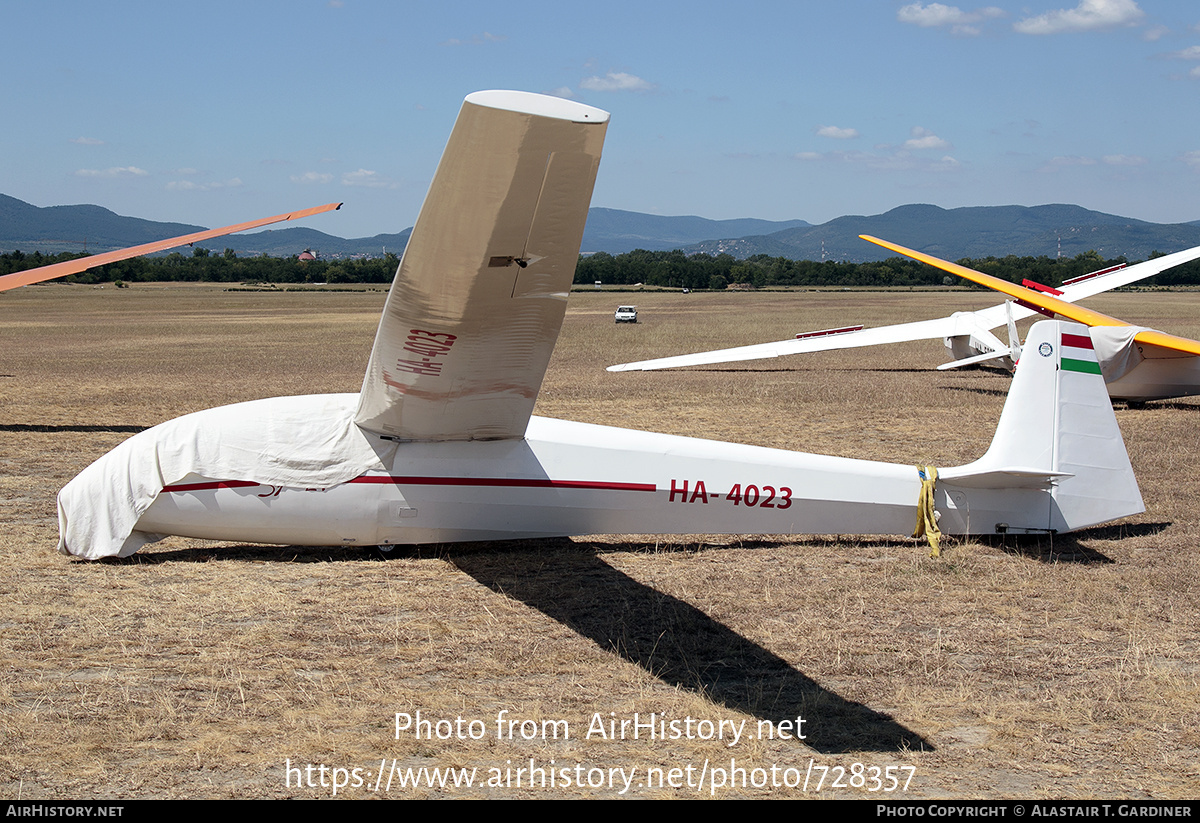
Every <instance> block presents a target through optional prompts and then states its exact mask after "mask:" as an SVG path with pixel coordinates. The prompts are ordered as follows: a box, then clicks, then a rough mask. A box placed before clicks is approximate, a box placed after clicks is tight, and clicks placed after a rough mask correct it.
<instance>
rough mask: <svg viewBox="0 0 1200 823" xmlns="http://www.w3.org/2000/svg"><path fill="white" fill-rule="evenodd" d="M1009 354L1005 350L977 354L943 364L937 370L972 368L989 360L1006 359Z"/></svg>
mask: <svg viewBox="0 0 1200 823" xmlns="http://www.w3.org/2000/svg"><path fill="white" fill-rule="evenodd" d="M1009 353H1010V352H1009V350H1008V349H1007V348H1004V349H1000V350H998V351H990V352H985V353H984V354H977V355H975V356H974V357H964V358H963V359H962V360H955V361H954V362H953V363H943V364H942V365H940V366H938V367H937V370H938V371H949V370H950V369H961V368H963V367H964V366H974V365H977V364H979V363H986V362H987V361H989V360H1000V359H1001V358H1004V357H1008V355H1009Z"/></svg>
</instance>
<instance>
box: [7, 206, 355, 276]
mask: <svg viewBox="0 0 1200 823" xmlns="http://www.w3.org/2000/svg"><path fill="white" fill-rule="evenodd" d="M341 207H342V204H341V203H326V204H325V205H324V206H315V207H313V208H311V209H303V210H301V211H293V212H287V213H286V214H277V215H275V216H274V217H264V218H262V219H260V220H250V221H248V222H245V223H235V224H234V225H232V226H225V227H223V228H220V229H207V230H205V231H198V232H194V233H193V234H185V235H183V236H182V237H172V238H170V239H169V240H156V241H154V242H153V243H143V244H142V245H140V246H131V247H130V248H127V249H117V250H116V251H109V252H104V253H103V254H96V255H92V256H91V257H80V258H77V259H75V260H67V261H64V262H62V263H52V264H50V265H49V266H42V267H40V268H36V269H27V270H25V271H18V272H13V273H12V274H6V275H4V276H2V277H0V292H2V291H8V290H9V289H15V288H17V287H18V286H28V285H31V284H33V283H41V282H43V281H46V280H53V279H54V278H56V277H66V276H67V275H69V274H79V273H80V272H85V271H87V270H88V269H91V268H95V267H96V266H103V265H105V264H106V263H116V262H117V261H119V260H128V259H130V258H131V257H141V256H142V255H145V254H153V253H154V252H156V251H166V250H167V249H175V248H179V247H180V246H190V245H192V244H193V243H199V242H201V241H203V240H211V239H213V238H214V237H223V236H225V235H227V234H236V233H238V232H240V231H248V230H250V229H257V228H260V227H262V226H269V225H271V224H272V223H282V222H284V221H287V220H298V219H300V218H301V217H311V216H312V215H314V214H323V213H325V212H329V211H337V210H338V209H340V208H341Z"/></svg>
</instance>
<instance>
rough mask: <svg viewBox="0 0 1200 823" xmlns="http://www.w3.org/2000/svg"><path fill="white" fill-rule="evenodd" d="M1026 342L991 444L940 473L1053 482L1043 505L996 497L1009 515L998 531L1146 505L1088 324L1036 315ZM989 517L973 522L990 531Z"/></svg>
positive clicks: (988, 485) (1025, 483) (1013, 486)
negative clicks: (1010, 504) (1008, 505)
mask: <svg viewBox="0 0 1200 823" xmlns="http://www.w3.org/2000/svg"><path fill="white" fill-rule="evenodd" d="M1024 352H1025V353H1024V357H1023V358H1022V359H1021V364H1020V367H1019V368H1018V369H1017V373H1016V376H1015V377H1014V378H1013V383H1012V387H1011V389H1010V390H1009V395H1008V400H1007V402H1006V403H1005V405H1004V411H1003V412H1002V413H1001V415H1000V423H999V425H998V426H997V428H996V435H995V438H994V439H993V440H992V445H991V447H990V448H989V449H988V451H987V453H986V454H985V455H984V456H983V457H982V458H980V459H979V460H977V461H975V462H974V463H971V464H969V465H967V466H962V467H959V468H955V469H947V470H946V471H945V472H943V473H942V475H941V476H942V479H943V480H944V481H946V482H947V483H948V484H949V485H951V486H959V487H963V488H964V489H992V490H1007V491H1008V492H1018V493H1019V492H1020V490H1022V489H1030V490H1033V489H1041V490H1043V491H1044V490H1046V489H1047V488H1048V489H1049V490H1050V495H1049V498H1048V499H1047V498H1045V497H1044V496H1042V497H1043V499H1047V502H1048V504H1049V506H1048V509H1046V510H1042V511H1038V510H1036V509H1037V507H1030V506H1029V505H1028V504H1027V503H1025V504H1020V505H1015V507H1014V509H1013V510H1011V511H1005V510H1004V509H1003V507H998V508H992V507H991V506H990V505H989V508H988V511H989V513H994V514H995V515H996V516H997V517H998V518H1002V519H997V521H996V530H997V531H1002V530H1004V529H1002V528H1001V526H1011V527H1012V530H1014V531H1016V530H1029V531H1072V530H1075V529H1081V528H1086V527H1088V526H1093V525H1096V524H1099V523H1104V522H1107V521H1109V520H1114V519H1116V518H1119V517H1125V516H1127V515H1131V514H1137V513H1139V512H1141V511H1143V510H1144V509H1143V506H1142V497H1141V493H1140V492H1139V491H1138V487H1137V479H1136V478H1135V477H1134V474H1133V468H1132V466H1130V463H1129V456H1128V455H1127V454H1126V452H1125V442H1124V441H1123V440H1122V439H1121V431H1120V429H1119V428H1118V426H1117V420H1116V416H1115V414H1114V413H1113V409H1112V401H1111V400H1110V399H1109V396H1108V390H1107V388H1106V387H1105V384H1104V378H1103V376H1102V375H1101V374H1100V367H1099V364H1098V363H1097V361H1096V354H1095V352H1094V351H1093V350H1092V341H1091V337H1090V335H1089V334H1088V330H1087V327H1086V326H1081V325H1078V324H1074V323H1064V322H1060V321H1050V320H1046V321H1042V322H1040V323H1036V324H1035V325H1034V326H1033V328H1032V329H1030V332H1029V336H1028V338H1027V339H1026V341H1025V346H1024ZM1017 496H1020V495H1019V494H1018V495H1017ZM952 497H953V495H952ZM1014 500H1015V498H1014ZM996 502H998V501H995V500H993V501H992V503H993V504H994V503H996ZM977 508H978V507H977ZM1030 509H1034V510H1032V511H1031V510H1030ZM980 513H981V514H982V512H980ZM982 525H983V524H981V523H976V524H973V528H971V529H970V531H972V532H974V533H980V532H981V531H985V532H986V531H991V529H990V528H983V529H981V528H980V526H982Z"/></svg>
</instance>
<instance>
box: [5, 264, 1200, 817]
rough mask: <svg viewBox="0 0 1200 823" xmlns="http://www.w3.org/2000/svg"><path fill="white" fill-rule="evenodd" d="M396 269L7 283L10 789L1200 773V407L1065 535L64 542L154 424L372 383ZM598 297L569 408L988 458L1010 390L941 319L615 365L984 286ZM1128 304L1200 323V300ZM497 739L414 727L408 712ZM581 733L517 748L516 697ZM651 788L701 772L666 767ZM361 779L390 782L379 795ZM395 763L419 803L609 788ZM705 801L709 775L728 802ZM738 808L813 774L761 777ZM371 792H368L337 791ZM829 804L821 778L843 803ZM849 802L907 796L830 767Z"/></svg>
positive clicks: (530, 715)
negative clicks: (511, 729)
mask: <svg viewBox="0 0 1200 823" xmlns="http://www.w3.org/2000/svg"><path fill="white" fill-rule="evenodd" d="M382 299H383V295H382V294H380V293H362V294H355V293H326V294H249V293H230V292H222V291H219V290H217V289H215V288H212V287H205V286H193V287H175V288H162V287H143V288H137V287H135V288H133V289H130V290H127V291H120V292H118V291H114V290H112V289H105V290H99V289H91V288H86V287H67V286H44V287H36V288H27V289H22V290H18V291H17V292H16V293H8V294H5V295H3V296H2V297H0V304H2V305H3V313H4V318H5V321H4V323H3V326H2V327H0V392H2V395H0V402H2V405H0V469H2V471H0V499H2V500H3V504H2V509H0V522H2V523H3V533H2V534H0V560H2V561H3V562H4V566H5V568H6V572H5V573H4V575H3V576H2V577H0V592H2V594H3V602H4V604H5V608H4V610H3V612H2V613H0V707H2V709H0V712H2V713H0V740H2V741H3V746H2V747H0V792H3V793H4V795H5V796H8V797H17V796H21V797H25V798H65V797H96V798H101V797H113V798H131V797H217V798H220V797H322V796H328V795H329V794H330V792H329V790H328V789H309V788H296V787H295V786H294V785H293V786H292V787H290V788H289V787H288V786H287V785H286V775H285V773H284V764H285V761H287V760H290V761H291V763H292V764H293V765H295V764H297V763H302V764H303V763H313V764H320V763H324V764H326V765H328V766H329V767H335V766H336V767H341V768H355V767H359V768H363V769H366V770H370V771H371V772H373V771H374V770H376V769H378V766H379V762H380V760H381V759H383V758H387V759H389V760H391V759H392V758H395V759H396V760H397V762H399V763H400V764H401V765H404V766H417V767H419V766H430V767H447V766H466V767H470V766H477V767H479V768H480V769H481V774H484V773H485V770H486V769H487V768H489V767H493V766H496V767H500V768H502V769H503V768H506V767H507V766H508V765H509V764H510V761H511V766H512V768H516V767H517V766H518V765H521V764H527V763H528V760H529V759H530V758H535V759H537V760H538V761H539V762H540V763H542V764H548V761H550V760H551V759H553V760H555V762H556V767H558V768H561V767H563V766H573V765H574V764H575V763H582V764H584V765H585V766H586V767H588V768H591V767H602V768H610V767H625V768H630V767H638V768H639V769H640V770H642V771H639V777H644V770H645V769H646V768H648V767H653V766H661V767H665V768H672V767H678V768H684V767H686V766H688V765H689V764H690V765H692V766H694V767H695V768H696V769H697V770H698V769H699V768H700V767H701V765H702V764H703V763H704V762H705V760H706V759H707V760H709V761H710V763H713V764H725V765H728V761H729V758H730V757H734V758H736V759H737V761H738V763H739V764H741V765H745V766H747V767H753V766H758V767H770V766H771V765H772V764H777V765H779V766H781V767H783V766H798V767H800V768H801V769H805V768H807V765H808V763H809V760H810V758H811V759H813V760H814V761H815V762H816V763H817V764H824V765H830V766H833V765H843V766H846V767H849V766H850V765H851V764H853V763H856V762H858V763H865V764H870V765H880V766H885V765H893V764H895V765H912V766H915V768H916V770H917V771H916V777H915V778H914V779H913V781H912V784H911V786H910V787H909V792H908V795H907V796H908V797H939V798H940V797H957V798H964V797H1078V798H1084V797H1113V798H1116V797H1128V798H1136V797H1155V798H1186V797H1195V796H1196V794H1197V786H1198V785H1200V767H1197V765H1196V764H1197V763H1198V762H1200V688H1198V678H1200V672H1198V669H1197V660H1198V659H1200V621H1198V619H1197V616H1198V615H1200V584H1198V582H1197V566H1198V561H1197V543H1198V540H1197V534H1198V531H1200V503H1198V502H1197V491H1198V488H1197V487H1198V483H1197V461H1198V459H1200V454H1198V449H1197V442H1196V434H1195V431H1196V423H1197V419H1198V415H1200V403H1198V402H1196V401H1191V400H1184V401H1176V402H1164V403H1155V404H1150V405H1149V406H1147V407H1146V408H1144V409H1125V408H1123V407H1121V408H1119V409H1118V419H1119V420H1120V423H1121V426H1122V429H1123V431H1124V433H1125V437H1126V441H1127V443H1128V446H1129V450H1130V453H1131V456H1132V459H1133V462H1134V467H1135V469H1136V470H1137V472H1138V476H1139V479H1140V481H1141V485H1142V491H1143V494H1144V497H1145V500H1146V504H1147V513H1146V514H1145V515H1143V516H1141V517H1138V518H1133V519H1131V520H1130V521H1127V522H1124V523H1122V524H1120V525H1116V526H1113V527H1110V528H1103V529H1095V530H1091V531H1089V532H1086V533H1084V534H1082V535H1078V536H1071V537H1060V538H1057V539H1055V540H1054V541H1045V542H1041V543H1038V542H1024V543H1016V542H1013V541H1011V540H1010V541H999V540H995V541H970V542H952V543H951V545H950V546H949V547H948V550H947V551H946V552H945V554H944V556H943V558H942V559H940V560H930V559H929V558H928V557H927V556H926V555H927V552H926V550H925V549H923V548H922V547H921V546H919V545H914V544H913V543H911V542H909V541H906V540H902V539H838V538H837V537H836V536H824V537H822V536H814V537H804V538H790V537H770V536H760V537H756V538H745V539H743V538H728V537H723V536H714V535H707V536H705V535H700V536H693V537H684V538H679V539H672V540H665V541H664V540H659V539H655V538H651V537H639V536H637V535H632V536H620V537H598V538H595V539H576V540H571V541H568V540H562V541H535V542H523V543H517V544H499V543H498V544H485V545H471V546H459V547H425V548H421V549H414V550H410V551H404V550H401V551H397V552H394V553H393V554H392V555H386V556H385V555H382V554H379V553H378V552H376V551H374V550H347V549H342V548H338V549H296V548H269V547H268V548H264V547H253V546H222V545H218V544H209V543H202V542H198V541H189V540H182V539H171V540H168V541H165V542H164V543H161V544H158V545H157V546H154V547H151V548H150V549H149V550H148V551H146V552H144V553H143V554H142V555H139V556H138V557H135V558H133V559H132V560H130V561H127V562H103V563H83V562H75V561H71V560H68V559H66V558H63V557H60V556H59V555H57V554H55V553H54V552H53V548H54V545H55V542H56V537H57V534H56V532H57V523H56V519H55V510H54V495H55V493H56V491H57V489H58V488H59V487H60V486H61V485H62V484H63V483H65V482H66V481H67V480H68V479H70V477H72V476H73V475H74V474H75V473H76V472H78V471H79V470H80V469H81V468H82V467H83V466H85V465H86V464H87V463H88V462H89V461H91V460H93V459H95V458H96V457H97V456H99V455H100V454H102V453H103V452H104V451H106V450H107V449H109V448H111V447H112V446H113V445H114V444H116V443H117V442H119V441H120V440H121V439H123V438H124V437H127V436H128V433H129V431H131V430H135V429H136V428H138V427H142V426H148V425H152V424H154V423H157V422H159V421H161V420H163V419H166V418H169V417H173V416H176V415H178V414H182V413H185V412H189V411H194V410H196V409H200V408H206V407H208V406H211V405H216V404H219V403H227V402H235V401H239V400H247V399H252V398H256V397H268V396H274V395H281V394H303V393H309V392H329V391H355V390H356V389H357V388H358V384H359V381H360V379H361V373H362V370H363V368H364V365H365V362H366V355H367V352H368V350H369V348H370V344H371V340H372V336H373V333H374V328H375V324H376V322H377V317H378V312H379V309H380V307H381V305H382ZM628 299H629V295H605V294H595V293H591V292H584V293H580V294H576V295H574V296H573V297H572V301H571V307H570V309H569V311H568V317H567V322H566V325H565V327H564V332H563V336H562V339H561V341H560V343H559V347H558V349H557V351H556V354H555V359H554V361H553V363H552V365H551V369H550V372H549V374H548V376H547V380H546V384H545V387H544V390H543V392H542V395H541V398H540V400H539V407H538V412H539V413H541V414H545V415H550V416H560V417H565V418H569V419H576V420H585V421H589V422H597V423H606V424H611V425H625V426H630V427H636V428H645V429H650V430H657V431H666V432H672V433H678V434H686V435H695V436H706V437H715V438H721V439H729V440H735V441H740V442H747V443H758V444H763V445H772V446H780V447H785V448H794V449H803V450H809V451H819V452H823V453H830V454H838V455H846V456H854V457H864V458H872V459H887V460H894V461H900V462H906V463H907V462H918V461H921V462H932V463H934V464H937V465H951V464H956V463H959V462H962V461H965V460H968V459H971V458H973V457H975V456H977V455H978V454H979V453H981V452H982V450H983V448H984V447H985V445H986V442H987V440H988V439H989V438H990V436H991V431H992V427H993V426H994V424H995V421H996V419H997V417H998V415H999V411H1000V407H1001V405H1002V403H1003V400H1004V392H1005V390H1006V387H1007V382H1008V381H1007V378H1006V377H1004V376H1002V375H997V374H994V373H989V372H978V371H976V372H961V373H955V372H951V373H937V372H933V371H930V370H929V369H930V368H931V367H932V366H933V365H935V364H936V363H938V362H939V360H940V356H941V355H940V346H939V345H938V344H937V343H933V342H926V343H915V344H911V345H907V346H902V347H896V348H895V349H894V350H892V351H885V350H882V349H873V350H872V349H868V350H861V351H857V352H853V351H852V352H831V353H826V354H821V355H814V356H810V357H807V358H790V359H787V360H776V361H759V362H758V363H749V364H736V365H728V366H721V367H712V368H707V369H694V370H690V371H678V372H661V373H649V374H640V373H633V374H609V373H607V372H605V371H603V367H604V366H605V365H608V364H611V363H615V362H622V361H628V360H635V359H641V358H646V357H652V356H659V355H663V354H668V353H676V352H682V351H687V350H701V349H705V348H712V347H717V346H728V345H739V344H745V343H751V342H762V341H766V340H774V339H782V338H783V337H786V336H788V335H790V334H792V333H793V332H795V331H800V330H807V329H815V328H826V327H828V326H831V325H834V324H840V323H844V322H850V321H860V322H866V323H869V324H871V325H879V324H883V323H890V322H898V321H902V320H906V319H916V318H920V317H931V316H938V315H941V314H943V313H946V312H948V311H951V310H954V309H959V308H967V307H978V306H982V305H987V304H988V303H989V300H988V298H987V297H986V296H983V295H977V294H967V293H961V292H959V293H952V294H934V295H928V294H912V293H907V292H900V293H892V294H886V293H829V292H822V293H793V294H739V295H724V294H720V295H707V294H694V295H688V296H684V295H678V294H666V293H664V294H645V295H638V296H637V298H636V299H635V300H632V301H630V302H636V303H637V304H638V306H639V310H640V312H641V315H642V322H641V323H639V324H638V325H637V326H621V327H618V326H615V324H614V323H613V322H612V311H613V309H614V308H615V307H616V305H617V304H618V303H619V302H625V301H627V300H628ZM1092 305H1094V306H1095V307H1097V308H1099V309H1100V310H1101V311H1109V312H1111V313H1114V314H1118V315H1119V316H1122V317H1124V318H1126V319H1129V320H1130V321H1133V322H1145V323H1151V324H1155V325H1158V326H1159V327H1161V328H1164V329H1167V330H1169V331H1172V332H1175V333H1179V334H1185V335H1189V336H1193V337H1195V336H1200V319H1198V318H1200V312H1198V311H1197V309H1198V308H1200V295H1197V294H1195V293H1174V294H1161V293H1155V294H1132V295H1118V296H1109V297H1104V298H1100V299H1097V300H1094V301H1092ZM417 710H420V711H421V712H422V714H423V716H425V717H433V718H450V719H453V718H455V717H458V716H461V717H463V718H464V720H472V719H478V720H482V721H485V722H487V723H488V724H489V734H488V737H487V739H484V740H480V741H459V740H449V741H438V740H433V741H423V740H422V741H415V740H413V739H412V738H411V737H410V736H407V735H405V736H403V737H402V738H401V739H400V740H396V739H394V735H393V733H392V718H393V715H394V713H395V712H415V711H417ZM501 710H508V712H509V717H512V718H517V719H535V720H539V721H541V720H567V721H568V722H569V723H570V724H571V731H572V739H570V740H565V741H564V740H558V741H554V740H531V741H522V740H514V741H509V740H496V739H495V738H494V735H493V734H491V732H492V731H493V730H494V728H493V726H492V725H491V724H493V723H494V719H495V717H496V715H497V713H498V712H499V711H501ZM597 712H598V713H600V714H601V715H602V716H603V717H605V718H607V717H609V713H610V712H612V713H615V716H616V717H617V718H619V719H625V718H629V717H631V716H632V713H634V712H639V713H641V714H642V715H643V716H644V715H646V714H649V713H651V712H655V713H658V714H660V715H661V714H666V715H668V716H671V717H678V718H684V717H687V716H689V715H690V716H692V717H695V718H705V719H713V720H722V719H724V720H735V721H740V720H742V719H745V720H747V721H748V728H753V727H755V725H756V724H757V723H758V721H759V720H764V719H765V720H772V721H780V720H783V719H785V718H788V717H795V716H797V715H802V716H804V717H805V719H806V726H805V731H806V732H807V733H808V739H807V741H806V742H805V743H806V744H807V745H806V744H801V743H799V742H796V741H779V740H776V741H760V740H754V741H750V740H743V741H742V742H740V743H739V744H738V745H737V746H734V747H727V746H725V745H724V744H723V743H722V742H720V741H687V740H676V741H648V740H645V739H642V740H637V741H633V740H625V741H604V740H598V739H591V740H586V739H582V733H583V731H585V730H586V728H587V724H588V720H589V719H590V718H591V716H592V714H593V713H597ZM631 793H632V794H635V795H638V796H645V797H670V796H678V797H690V796H694V795H695V792H694V791H692V790H690V789H687V788H679V789H672V788H665V789H659V788H647V787H637V786H635V788H634V790H633V791H632V792H631ZM342 794H344V795H345V796H364V795H367V794H369V793H368V792H366V791H364V790H363V789H358V790H347V791H344V792H343V793H342ZM611 794H614V792H611V791H607V790H600V791H594V790H591V789H586V788H585V789H578V788H575V787H572V788H569V789H561V788H560V789H535V790H529V789H528V788H521V789H515V788H514V789H473V790H469V791H468V790H465V789H457V790H455V789H446V790H428V789H422V790H405V791H400V790H397V789H395V788H393V790H392V791H391V792H390V793H389V796H393V797H408V796H446V797H462V796H505V797H525V796H534V797H549V796H553V797H563V796H566V797H573V796H597V795H599V796H607V795H611ZM704 794H705V796H707V794H708V792H707V790H706V791H705V793H704ZM716 794H717V796H722V797H734V796H768V795H769V796H794V795H799V794H801V793H800V792H799V791H798V790H787V789H775V790H767V789H755V788H753V787H751V788H746V789H743V788H740V787H739V788H734V789H730V788H726V789H722V790H720V791H718V792H717V793H716ZM339 796H342V795H339ZM809 796H817V795H815V794H814V793H813V792H810V793H809ZM819 796H822V797H868V796H869V797H877V796H878V795H869V794H867V793H866V792H863V791H861V790H857V789H850V788H846V789H836V790H830V789H828V788H826V789H825V790H824V791H822V792H821V793H820V795H819Z"/></svg>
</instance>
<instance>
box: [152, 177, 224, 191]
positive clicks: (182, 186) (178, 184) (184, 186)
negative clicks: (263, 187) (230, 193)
mask: <svg viewBox="0 0 1200 823" xmlns="http://www.w3.org/2000/svg"><path fill="white" fill-rule="evenodd" d="M240 185H242V179H241V178H240V177H232V178H230V179H229V180H224V181H221V180H216V181H214V182H212V183H193V182H192V181H191V180H172V181H170V182H168V183H167V191H216V190H219V189H236V188H237V187H238V186H240Z"/></svg>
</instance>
